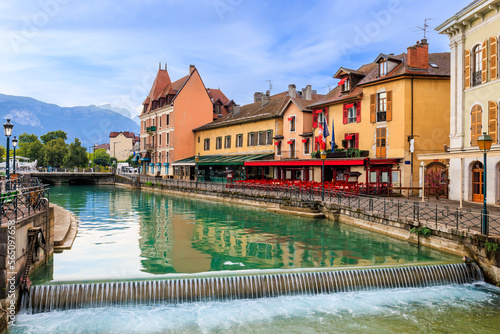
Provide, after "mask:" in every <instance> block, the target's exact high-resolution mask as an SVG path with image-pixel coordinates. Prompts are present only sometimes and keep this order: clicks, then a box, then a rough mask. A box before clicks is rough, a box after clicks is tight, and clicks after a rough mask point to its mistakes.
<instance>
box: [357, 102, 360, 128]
mask: <svg viewBox="0 0 500 334" xmlns="http://www.w3.org/2000/svg"><path fill="white" fill-rule="evenodd" d="M360 122H361V101H358V102H356V123H360Z"/></svg>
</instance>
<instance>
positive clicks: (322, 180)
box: [320, 150, 326, 201]
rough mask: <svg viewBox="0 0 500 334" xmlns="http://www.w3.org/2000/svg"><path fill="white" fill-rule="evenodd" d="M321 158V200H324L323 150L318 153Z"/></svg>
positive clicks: (324, 153) (324, 157)
mask: <svg viewBox="0 0 500 334" xmlns="http://www.w3.org/2000/svg"><path fill="white" fill-rule="evenodd" d="M320 156H321V160H322V161H323V165H322V166H321V184H322V187H321V201H324V200H325V159H326V152H325V150H323V151H321V153H320Z"/></svg>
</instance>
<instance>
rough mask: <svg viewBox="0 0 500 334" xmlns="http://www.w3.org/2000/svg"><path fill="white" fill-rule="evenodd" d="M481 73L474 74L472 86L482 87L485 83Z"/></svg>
mask: <svg viewBox="0 0 500 334" xmlns="http://www.w3.org/2000/svg"><path fill="white" fill-rule="evenodd" d="M482 80H483V78H482V75H481V71H477V72H474V73H472V86H477V85H480V84H481V83H482V82H483V81H482Z"/></svg>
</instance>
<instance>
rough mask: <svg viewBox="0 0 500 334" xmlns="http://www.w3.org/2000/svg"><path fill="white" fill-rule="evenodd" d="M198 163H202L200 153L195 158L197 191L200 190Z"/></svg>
mask: <svg viewBox="0 0 500 334" xmlns="http://www.w3.org/2000/svg"><path fill="white" fill-rule="evenodd" d="M198 161H200V153H198V155H197V156H195V157H194V174H195V175H194V178H195V180H196V189H198Z"/></svg>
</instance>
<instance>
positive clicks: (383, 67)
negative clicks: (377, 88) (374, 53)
mask: <svg viewBox="0 0 500 334" xmlns="http://www.w3.org/2000/svg"><path fill="white" fill-rule="evenodd" d="M378 75H379V76H384V75H387V60H385V59H383V60H381V61H380V63H378Z"/></svg>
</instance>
